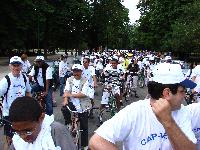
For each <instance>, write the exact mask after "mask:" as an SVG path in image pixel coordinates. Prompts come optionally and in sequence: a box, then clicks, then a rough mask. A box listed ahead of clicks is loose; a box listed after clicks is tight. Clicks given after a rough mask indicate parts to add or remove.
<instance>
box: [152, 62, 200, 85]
mask: <svg viewBox="0 0 200 150" xmlns="http://www.w3.org/2000/svg"><path fill="white" fill-rule="evenodd" d="M153 81H155V82H158V83H161V84H176V83H180V84H181V85H183V86H185V87H186V88H190V89H193V88H194V87H196V84H195V83H194V82H192V81H191V80H188V79H185V77H184V74H183V72H182V69H181V66H180V65H179V64H170V63H161V64H158V65H157V66H156V67H155V69H154V70H153Z"/></svg>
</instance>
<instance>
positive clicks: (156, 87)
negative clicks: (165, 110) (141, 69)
mask: <svg viewBox="0 0 200 150" xmlns="http://www.w3.org/2000/svg"><path fill="white" fill-rule="evenodd" d="M180 86H181V87H183V86H182V85H181V84H180V83H176V84H162V83H158V82H155V81H149V83H148V93H149V95H150V96H151V98H153V99H159V98H161V97H162V93H163V90H164V89H165V88H169V89H170V91H171V92H172V94H173V95H175V94H176V93H177V90H178V87H180Z"/></svg>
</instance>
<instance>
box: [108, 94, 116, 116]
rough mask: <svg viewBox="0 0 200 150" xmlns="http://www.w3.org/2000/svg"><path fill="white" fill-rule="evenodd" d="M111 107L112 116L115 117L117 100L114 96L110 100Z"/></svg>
mask: <svg viewBox="0 0 200 150" xmlns="http://www.w3.org/2000/svg"><path fill="white" fill-rule="evenodd" d="M109 106H110V116H111V117H113V116H114V115H115V114H116V112H117V104H116V99H115V97H114V96H113V95H112V96H111V97H110V99H109Z"/></svg>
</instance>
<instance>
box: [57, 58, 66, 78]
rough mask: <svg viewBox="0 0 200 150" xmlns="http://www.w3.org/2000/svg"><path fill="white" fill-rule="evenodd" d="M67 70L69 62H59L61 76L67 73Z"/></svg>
mask: <svg viewBox="0 0 200 150" xmlns="http://www.w3.org/2000/svg"><path fill="white" fill-rule="evenodd" d="M67 70H68V64H67V62H64V61H61V62H60V63H59V77H64V76H65V75H66V72H67Z"/></svg>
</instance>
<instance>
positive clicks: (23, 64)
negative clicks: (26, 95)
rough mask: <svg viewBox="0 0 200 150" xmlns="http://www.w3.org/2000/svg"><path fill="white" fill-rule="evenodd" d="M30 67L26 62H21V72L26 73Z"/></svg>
mask: <svg viewBox="0 0 200 150" xmlns="http://www.w3.org/2000/svg"><path fill="white" fill-rule="evenodd" d="M30 66H31V64H30V62H29V61H28V60H26V61H22V72H23V73H24V72H25V73H27V72H28V69H29V67H30Z"/></svg>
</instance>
